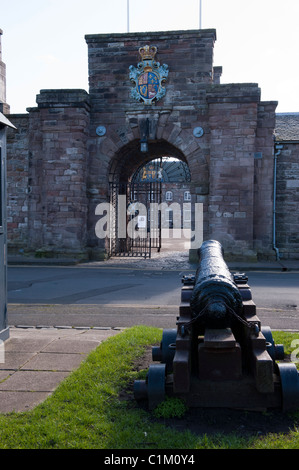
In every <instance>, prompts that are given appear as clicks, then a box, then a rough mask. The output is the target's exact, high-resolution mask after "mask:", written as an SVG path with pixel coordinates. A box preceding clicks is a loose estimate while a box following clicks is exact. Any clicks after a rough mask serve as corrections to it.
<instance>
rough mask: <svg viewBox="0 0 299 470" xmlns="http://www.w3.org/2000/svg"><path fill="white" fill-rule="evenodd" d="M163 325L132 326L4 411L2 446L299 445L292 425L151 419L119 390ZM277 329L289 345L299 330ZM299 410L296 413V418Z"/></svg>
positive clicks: (0, 434)
mask: <svg viewBox="0 0 299 470" xmlns="http://www.w3.org/2000/svg"><path fill="white" fill-rule="evenodd" d="M161 334H162V332H161V330H159V329H157V328H150V327H133V328H130V329H128V330H125V331H124V332H122V333H120V334H118V335H116V336H114V337H111V338H109V339H108V340H106V341H105V342H103V343H102V344H101V345H100V346H99V347H98V348H97V349H96V350H94V351H93V352H91V353H90V354H89V356H88V358H87V359H86V360H85V361H84V362H83V363H82V364H81V366H80V367H79V368H78V369H77V370H76V371H74V372H73V373H72V374H71V375H70V376H68V377H67V378H66V379H65V380H64V381H63V382H62V383H61V384H60V385H59V387H58V388H57V389H56V391H55V393H54V394H53V395H52V396H51V397H49V398H48V399H47V400H46V401H45V402H43V403H42V404H40V405H39V406H37V407H36V408H34V409H33V410H31V411H28V412H25V413H11V414H8V415H1V416H0V448H1V449H15V448H18V449H65V448H67V449H92V448H94V449H176V448H178V449H183V448H184V449H203V448H208V449H214V448H232V449H237V448H241V449H245V448H251V449H254V448H299V432H298V430H297V428H296V427H295V426H294V429H292V430H290V431H289V432H288V433H287V434H283V435H276V434H269V435H266V436H262V437H260V436H256V437H251V438H244V437H240V436H238V434H237V433H233V434H228V435H221V434H217V435H213V436H207V435H205V434H203V435H201V436H196V435H194V434H192V433H191V432H189V431H184V432H179V431H176V430H174V429H171V428H169V427H166V426H164V424H161V423H160V422H158V421H157V420H155V419H153V414H152V413H149V412H148V411H146V410H142V409H140V408H139V407H138V406H136V404H135V402H134V403H132V400H131V401H126V400H120V398H119V395H120V392H121V391H124V390H125V389H126V387H127V386H128V384H129V383H132V381H133V380H135V379H136V378H137V377H140V373H137V372H136V371H134V370H133V363H134V360H135V359H136V356H141V355H142V354H143V352H144V349H145V347H146V346H149V345H152V344H154V343H157V342H158V341H160V339H161ZM281 335H282V333H280V332H277V333H276V332H274V333H273V336H274V339H275V342H276V343H283V344H285V345H286V349H287V350H290V351H291V341H292V339H296V338H298V334H297V335H292V334H289V333H285V334H283V337H282V336H281ZM298 418H299V416H298V415H297V416H296V414H294V423H295V422H297V421H296V420H298Z"/></svg>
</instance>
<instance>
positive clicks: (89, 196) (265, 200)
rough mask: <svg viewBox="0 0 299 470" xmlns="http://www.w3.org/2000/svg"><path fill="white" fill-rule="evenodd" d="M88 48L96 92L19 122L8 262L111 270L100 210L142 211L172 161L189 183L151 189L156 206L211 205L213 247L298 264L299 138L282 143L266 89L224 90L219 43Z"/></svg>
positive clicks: (199, 39) (93, 41) (62, 98)
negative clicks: (110, 206)
mask: <svg viewBox="0 0 299 470" xmlns="http://www.w3.org/2000/svg"><path fill="white" fill-rule="evenodd" d="M85 39H86V42H87V46H88V68H89V70H88V73H89V91H88V92H86V91H85V90H77V89H63V90H60V89H59V90H49V89H48V90H41V91H40V93H39V94H38V95H37V98H36V102H37V106H36V107H34V108H28V110H27V111H28V112H27V113H26V114H11V115H10V117H9V118H10V120H11V122H12V123H13V124H14V126H15V127H16V128H17V131H15V132H9V134H8V148H7V150H8V219H7V222H8V247H9V252H10V253H20V252H27V253H35V254H40V255H41V256H42V255H43V254H44V255H47V256H64V257H65V256H70V257H76V258H78V259H104V258H105V257H107V256H108V255H109V253H111V250H110V245H109V244H110V243H111V241H109V240H107V239H99V238H98V237H97V236H96V233H95V227H96V224H97V222H98V220H99V216H98V215H97V214H96V208H97V206H98V205H99V204H101V203H107V202H108V203H111V202H112V198H113V195H114V196H115V195H117V194H118V195H124V194H127V197H128V203H130V204H131V203H132V201H133V200H134V197H133V195H134V190H135V189H136V188H137V186H136V187H133V182H134V181H135V179H134V178H136V175H137V174H138V172H139V173H140V172H141V170H142V169H145V168H146V167H147V165H149V164H154V163H153V162H157V161H159V162H160V170H161V171H162V169H163V165H162V163H161V162H162V160H163V162H165V159H166V160H167V159H168V162H169V161H175V162H177V164H180V165H181V167H182V168H183V167H184V168H185V170H184V171H187V172H188V174H189V175H190V178H189V179H188V178H187V179H184V180H179V179H176V180H173V181H172V183H173V185H174V186H173V188H175V189H172V187H171V185H170V182H169V181H170V180H169V181H168V182H166V180H165V181H164V182H162V189H161V187H160V186H159V188H160V189H159V190H156V189H155V190H154V189H153V187H152V186H151V187H150V186H148V189H147V195H146V197H147V199H150V198H151V195H152V194H155V195H156V194H158V193H159V198H160V199H159V201H156V202H159V203H161V202H163V201H162V200H164V201H165V200H167V199H166V194H168V195H167V197H170V193H172V194H173V196H174V197H176V196H175V195H176V194H178V193H177V191H180V190H181V194H187V193H188V200H189V201H190V202H191V203H192V204H196V203H200V204H202V207H203V238H204V239H216V240H218V241H219V242H220V243H221V244H222V246H223V248H224V251H225V253H226V258H228V259H229V258H230V257H235V259H236V258H242V259H244V257H247V258H248V259H257V258H261V257H262V258H268V259H271V258H273V259H274V258H275V257H276V256H278V255H277V250H279V256H281V257H285V258H298V257H299V238H298V228H299V227H298V225H299V224H298V206H299V197H298V188H299V184H298V181H299V171H298V157H297V155H298V145H297V144H298V142H299V133H297V134H296V136H295V138H294V136H293V137H292V138H289V139H287V140H286V138H285V134H286V130H285V128H283V129H280V136H279V139H278V140H277V139H276V141H275V136H276V134H277V131H276V117H277V116H276V113H275V110H276V107H277V102H276V101H266V102H265V101H261V90H260V88H259V86H258V84H256V83H232V84H221V83H220V77H221V67H218V66H214V64H213V50H214V44H215V41H216V31H215V30H213V29H207V30H191V31H170V32H150V33H123V34H109V35H108V34H94V35H87V36H86V38H85ZM298 127H299V126H298ZM296 139H297V142H296ZM277 145H281V147H280V149H279V152H280V154H281V155H282V156H283V157H279V158H280V159H279V158H278V159H277V158H276V156H275V155H276V154H277V152H278V150H277V148H276V146H277ZM281 158H283V159H284V162H283V166H282V163H281V162H282V160H281ZM163 164H164V163H163ZM182 165H183V166H182ZM287 167H289V168H292V174H291V176H290V173H289V172H288V171H285V170H286V168H287ZM144 171H145V170H143V173H144ZM176 171H177V170H176ZM141 173H142V172H141ZM166 173H167V172H165V175H166ZM161 174H162V173H161ZM167 174H168V176H169V172H168V173H167ZM177 175H178V171H177ZM277 175H279V181H278V183H277ZM275 178H276V180H275ZM156 183H157V181H154V182H153V181H149V180H147V181H146V184H148V185H150V184H156ZM141 184H142V183H140V185H139V186H141ZM163 184H164V185H166V186H163ZM121 185H123V186H121ZM139 186H138V187H139ZM112 187H113V188H114V190H113V191H114V193H113V192H112V190H111V188H112ZM121 187H122V188H125V189H121ZM115 191H116V192H117V194H116V193H115ZM189 195H190V196H189ZM177 197H179V196H177ZM173 201H174V198H173V200H172V202H173ZM274 203H275V204H274ZM286 207H287V208H288V209H292V213H291V214H289V215H288V214H287V213H286V211H285V208H286ZM126 216H127V215H126V214H125V215H124V217H126ZM115 236H116V235H115ZM124 244H125V245H126V246H127V244H126V241H125V243H124ZM162 249H163V244H162Z"/></svg>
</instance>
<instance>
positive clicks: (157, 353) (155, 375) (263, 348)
mask: <svg viewBox="0 0 299 470" xmlns="http://www.w3.org/2000/svg"><path fill="white" fill-rule="evenodd" d="M199 261H200V264H199V267H198V269H197V272H196V275H187V276H184V277H183V279H182V283H183V285H182V289H181V304H180V307H179V316H178V317H177V322H176V328H173V329H166V330H164V331H163V334H162V341H161V343H160V346H159V347H157V346H155V347H153V348H152V359H153V361H154V362H155V364H152V365H151V366H150V367H149V370H148V374H147V378H146V380H136V381H135V383H134V395H135V398H136V399H137V400H140V399H147V400H148V405H149V408H150V409H153V408H155V407H156V406H157V405H158V404H159V403H160V402H161V401H163V400H164V398H165V396H166V395H167V396H176V397H180V398H183V399H184V400H185V402H186V404H187V405H188V406H189V407H228V408H238V409H246V410H250V409H251V410H258V409H260V410H266V409H271V408H280V409H282V410H283V411H287V410H292V409H296V408H298V407H299V373H298V371H297V368H296V366H295V364H293V363H286V362H277V361H279V360H282V359H283V358H284V348H283V345H276V344H275V342H274V340H273V337H272V333H271V329H270V328H269V327H268V326H266V327H263V326H262V325H261V322H260V320H259V318H258V317H257V315H256V306H255V304H254V302H253V300H252V296H251V290H250V287H249V285H248V278H247V276H246V275H245V274H240V273H237V274H235V275H232V274H231V273H230V271H229V269H228V267H227V265H226V263H225V261H224V259H223V250H222V247H221V245H220V243H219V242H217V241H215V240H210V241H206V242H204V243H203V244H202V246H201V248H200V249H199Z"/></svg>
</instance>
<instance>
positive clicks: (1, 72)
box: [0, 29, 9, 114]
mask: <svg viewBox="0 0 299 470" xmlns="http://www.w3.org/2000/svg"><path fill="white" fill-rule="evenodd" d="M2 34H3V31H2V29H0V112H1V113H3V114H9V106H8V104H7V103H6V66H5V64H4V62H2V45H1V36H2Z"/></svg>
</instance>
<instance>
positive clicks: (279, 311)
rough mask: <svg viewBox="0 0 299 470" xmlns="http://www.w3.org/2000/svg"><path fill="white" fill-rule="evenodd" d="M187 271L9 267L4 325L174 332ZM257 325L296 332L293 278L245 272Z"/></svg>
mask: <svg viewBox="0 0 299 470" xmlns="http://www.w3.org/2000/svg"><path fill="white" fill-rule="evenodd" d="M190 272H194V271H190V270H188V269H186V270H180V269H171V270H168V269H167V266H166V268H164V269H162V270H161V269H153V268H152V269H144V268H140V269H138V267H136V265H132V267H131V266H128V267H117V266H114V265H113V264H112V265H106V264H105V265H104V264H101V263H91V264H88V265H77V266H60V267H59V266H48V267H46V266H10V267H9V268H8V323H9V325H15V326H20V325H24V326H82V327H83V326H85V327H86V326H88V327H95V326H101V327H127V326H132V325H136V324H147V325H153V326H157V327H161V328H175V327H176V325H175V323H176V317H177V315H178V313H179V303H180V289H181V278H182V275H183V274H187V273H190ZM247 274H248V277H249V284H250V286H251V290H252V296H253V300H254V302H255V304H256V305H257V314H258V316H259V318H260V320H261V322H262V325H263V326H270V327H271V329H289V330H296V331H299V273H298V272H268V271H267V272H247Z"/></svg>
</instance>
